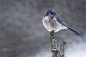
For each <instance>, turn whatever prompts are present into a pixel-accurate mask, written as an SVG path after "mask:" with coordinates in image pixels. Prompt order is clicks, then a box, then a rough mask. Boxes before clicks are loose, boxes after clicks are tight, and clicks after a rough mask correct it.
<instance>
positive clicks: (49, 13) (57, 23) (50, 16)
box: [42, 9, 80, 35]
mask: <svg viewBox="0 0 86 57" xmlns="http://www.w3.org/2000/svg"><path fill="white" fill-rule="evenodd" d="M42 23H43V26H44V27H45V28H46V29H47V30H48V31H49V32H52V31H53V32H58V31H60V30H62V29H69V30H71V31H73V32H74V33H76V34H77V35H80V34H79V33H78V32H76V31H75V30H73V29H72V28H70V27H68V26H67V25H66V24H65V23H64V21H63V20H62V19H61V17H60V16H59V15H58V14H57V13H55V11H54V10H53V9H47V10H46V14H45V15H44V16H43V19H42Z"/></svg>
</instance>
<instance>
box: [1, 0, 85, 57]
mask: <svg viewBox="0 0 86 57" xmlns="http://www.w3.org/2000/svg"><path fill="white" fill-rule="evenodd" d="M48 8H53V9H54V10H55V11H56V13H58V14H59V15H61V17H62V19H63V20H64V22H65V23H66V24H67V25H68V26H70V27H71V28H73V29H75V30H76V31H78V32H79V33H80V34H81V35H80V36H77V35H75V34H74V33H73V32H71V31H69V30H62V31H60V32H58V33H57V39H58V40H59V44H61V41H63V40H65V41H67V44H68V45H67V54H66V56H67V57H86V19H85V18H86V0H0V57H51V49H50V47H51V46H50V39H49V32H48V31H47V30H46V29H45V28H44V27H43V25H42V18H43V15H44V14H45V12H46V9H48Z"/></svg>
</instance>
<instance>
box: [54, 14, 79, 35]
mask: <svg viewBox="0 0 86 57" xmlns="http://www.w3.org/2000/svg"><path fill="white" fill-rule="evenodd" d="M55 17H56V19H57V21H58V22H59V23H61V24H62V25H64V26H65V27H67V28H68V29H69V30H71V31H73V32H74V33H76V34H77V35H80V34H79V33H78V32H76V31H75V30H73V29H72V28H70V27H68V26H67V25H66V24H65V22H64V21H63V20H62V19H61V17H60V15H58V14H57V15H55Z"/></svg>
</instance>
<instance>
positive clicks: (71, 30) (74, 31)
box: [64, 25, 80, 35]
mask: <svg viewBox="0 0 86 57" xmlns="http://www.w3.org/2000/svg"><path fill="white" fill-rule="evenodd" d="M64 26H65V27H67V28H68V29H69V30H71V31H73V32H74V33H75V34H77V35H80V34H79V33H78V32H76V31H75V30H73V29H72V28H70V27H68V26H67V25H64Z"/></svg>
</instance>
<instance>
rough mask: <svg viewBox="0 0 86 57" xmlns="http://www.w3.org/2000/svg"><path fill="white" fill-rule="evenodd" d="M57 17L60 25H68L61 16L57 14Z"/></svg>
mask: <svg viewBox="0 0 86 57" xmlns="http://www.w3.org/2000/svg"><path fill="white" fill-rule="evenodd" d="M55 17H56V19H57V21H58V22H59V23H61V24H62V25H66V24H65V22H64V21H63V20H62V19H61V17H60V15H58V14H56V15H55Z"/></svg>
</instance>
